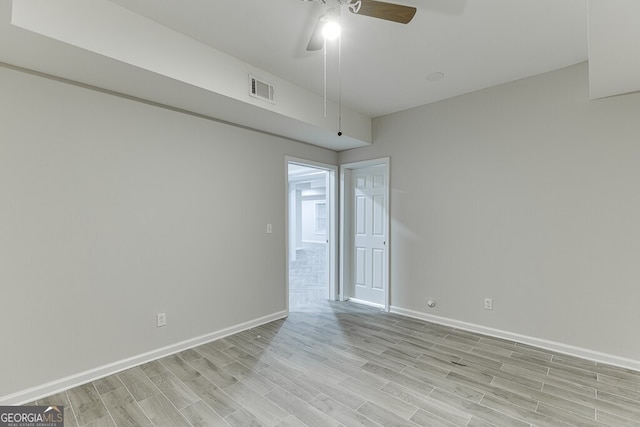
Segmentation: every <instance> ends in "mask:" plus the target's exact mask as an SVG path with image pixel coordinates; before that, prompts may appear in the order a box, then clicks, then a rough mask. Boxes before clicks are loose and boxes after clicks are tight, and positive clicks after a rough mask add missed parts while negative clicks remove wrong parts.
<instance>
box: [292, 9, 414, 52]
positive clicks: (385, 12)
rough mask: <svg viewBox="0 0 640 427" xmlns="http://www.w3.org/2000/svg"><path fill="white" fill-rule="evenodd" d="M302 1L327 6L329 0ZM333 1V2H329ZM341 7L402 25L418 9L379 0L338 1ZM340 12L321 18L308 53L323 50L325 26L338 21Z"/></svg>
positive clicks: (330, 12) (324, 15) (335, 11)
mask: <svg viewBox="0 0 640 427" xmlns="http://www.w3.org/2000/svg"><path fill="white" fill-rule="evenodd" d="M302 1H306V2H309V1H315V2H317V3H321V4H327V0H302ZM329 1H331V0H329ZM335 2H337V3H338V5H339V6H346V7H347V8H348V9H349V12H351V13H354V14H356V15H363V16H370V17H372V18H378V19H384V20H385V21H392V22H397V23H400V24H408V23H409V22H410V21H411V20H412V19H413V16H414V15H415V14H416V11H417V9H416V8H415V7H411V6H403V5H400V4H394V3H387V2H383V1H378V0H336V1H335ZM338 13H339V12H338V11H337V10H336V9H335V8H330V9H329V10H327V12H326V13H324V14H323V15H322V16H320V18H318V22H317V23H316V26H315V28H314V30H313V33H312V34H311V38H310V40H309V44H308V45H307V50H308V51H316V50H320V49H322V47H323V46H324V35H323V29H324V26H325V25H326V24H327V23H328V22H330V21H334V20H336V18H337V16H338Z"/></svg>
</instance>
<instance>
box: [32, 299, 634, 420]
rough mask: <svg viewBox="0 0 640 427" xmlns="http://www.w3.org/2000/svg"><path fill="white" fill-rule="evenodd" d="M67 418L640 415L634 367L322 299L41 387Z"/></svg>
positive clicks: (603, 417)
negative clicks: (157, 355) (105, 372)
mask: <svg viewBox="0 0 640 427" xmlns="http://www.w3.org/2000/svg"><path fill="white" fill-rule="evenodd" d="M37 404H40V405H45V404H62V405H64V406H65V408H66V409H65V414H66V417H67V423H66V425H67V427H71V426H96V427H97V426H114V425H116V426H218V425H220V426H226V425H231V426H254V425H255V426H261V425H265V426H301V425H309V426H325V425H327V426H338V425H343V426H354V425H366V426H380V425H382V426H409V425H410V426H415V425H423V426H469V427H476V426H489V425H496V426H530V425H531V426H533V425H535V426H565V425H576V426H603V425H607V426H640V373H638V372H634V371H630V370H626V369H621V368H616V367H611V366H607V365H602V364H599V363H594V362H590V361H586V360H581V359H577V358H573V357H568V356H564V355H561V354H556V353H553V352H549V351H544V350H540V349H536V348H532V347H529V346H525V345H519V344H515V343H513V342H508V341H503V340H499V339H495V338H490V337H485V336H482V335H477V334H473V333H469V332H465V331H460V330H456V329H452V328H448V327H444V326H439V325H434V324H430V323H426V322H422V321H417V320H412V319H409V318H405V317H402V316H398V315H395V314H389V313H383V312H380V311H379V310H375V309H371V308H368V307H363V306H359V305H356V304H350V303H333V302H331V303H328V302H325V303H322V304H316V305H314V306H312V307H307V308H306V309H305V310H302V311H300V312H294V313H291V314H290V316H289V317H288V318H287V319H285V320H279V321H275V322H271V323H269V324H266V325H263V326H261V327H258V328H255V329H251V330H248V331H245V332H242V333H239V334H236V335H233V336H230V337H227V338H224V339H221V340H218V341H215V342H211V343H208V344H205V345H202V346H200V347H197V348H194V349H190V350H187V351H184V352H182V353H179V354H175V355H172V356H168V357H165V358H163V359H160V360H157V361H154V362H150V363H147V364H144V365H141V366H138V367H135V368H132V369H129V370H127V371H124V372H120V373H118V374H116V375H112V376H110V377H107V378H104V379H101V380H98V381H94V382H93V383H89V384H85V385H83V386H80V387H76V388H74V389H71V390H68V391H66V392H62V393H59V394H57V395H54V396H50V397H48V398H46V399H41V400H39V401H38V402H37Z"/></svg>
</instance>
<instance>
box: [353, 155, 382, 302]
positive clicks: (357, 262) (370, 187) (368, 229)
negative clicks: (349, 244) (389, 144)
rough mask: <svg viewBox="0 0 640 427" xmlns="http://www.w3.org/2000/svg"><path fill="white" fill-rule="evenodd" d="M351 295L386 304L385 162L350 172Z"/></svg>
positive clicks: (358, 298) (365, 300)
mask: <svg viewBox="0 0 640 427" xmlns="http://www.w3.org/2000/svg"><path fill="white" fill-rule="evenodd" d="M351 182H352V188H353V191H352V199H351V201H352V203H353V204H352V206H353V209H352V230H353V252H352V264H351V265H352V266H353V269H352V276H353V280H352V285H351V292H350V296H351V298H352V299H355V300H359V301H362V302H367V303H371V304H375V305H382V306H384V304H385V293H386V288H387V283H386V282H387V279H386V277H387V272H386V259H387V256H386V250H387V237H386V234H387V227H386V223H387V218H386V205H387V200H386V197H387V177H386V168H385V167H384V166H375V167H368V168H364V169H354V170H353V173H352V180H351Z"/></svg>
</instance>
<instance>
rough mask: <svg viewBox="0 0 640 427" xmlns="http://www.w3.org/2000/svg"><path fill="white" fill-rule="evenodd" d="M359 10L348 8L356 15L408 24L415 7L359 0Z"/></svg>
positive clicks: (374, 0) (372, 0)
mask: <svg viewBox="0 0 640 427" xmlns="http://www.w3.org/2000/svg"><path fill="white" fill-rule="evenodd" d="M360 2H361V5H360V8H359V10H355V9H351V8H350V9H349V10H351V12H352V13H355V14H357V15H365V16H371V17H373V18H379V19H384V20H386V21H393V22H398V23H400V24H408V23H409V22H411V20H412V19H413V16H414V15H415V14H416V11H417V9H416V8H415V7H411V6H403V5H400V4H393V3H386V2H383V1H377V0H360Z"/></svg>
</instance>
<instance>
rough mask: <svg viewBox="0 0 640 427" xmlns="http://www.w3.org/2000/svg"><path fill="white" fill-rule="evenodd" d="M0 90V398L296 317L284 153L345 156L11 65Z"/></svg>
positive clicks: (2, 72)
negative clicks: (290, 308)
mask: <svg viewBox="0 0 640 427" xmlns="http://www.w3.org/2000/svg"><path fill="white" fill-rule="evenodd" d="M0 94H1V96H0V120H1V124H2V128H1V130H0V132H1V133H0V200H1V202H0V203H1V206H2V208H1V209H0V284H1V286H2V288H1V289H2V295H1V298H0V300H1V301H2V307H1V308H0V336H1V337H2V351H0V370H1V371H0V378H1V380H0V396H3V395H7V394H10V393H14V392H17V391H19V390H22V389H25V388H27V387H32V386H37V385H40V384H43V383H46V382H48V381H51V380H55V379H58V378H62V377H66V376H68V375H72V374H76V373H79V372H83V371H85V370H89V369H92V368H96V367H99V366H102V365H105V364H107V363H110V362H115V361H119V360H122V359H125V358H128V357H132V356H136V355H139V354H141V353H144V352H148V351H152V350H155V349H159V348H162V347H165V346H168V345H171V344H175V343H178V342H180V341H183V340H187V339H190V338H193V337H197V336H200V335H203V334H208V333H211V332H215V331H218V330H221V329H223V328H226V327H230V326H234V325H237V324H239V323H243V322H246V321H250V320H253V319H256V318H259V317H261V316H265V315H269V314H272V313H276V312H278V311H281V310H284V309H285V298H286V297H285V254H284V253H285V250H284V248H285V240H284V236H285V230H284V227H285V182H286V172H285V161H284V158H285V156H286V155H291V156H296V157H300V158H306V159H310V160H315V161H319V162H325V163H330V164H336V161H337V155H336V153H335V152H332V151H329V150H323V149H319V148H314V147H311V146H309V145H305V144H299V143H295V142H291V141H288V140H284V139H280V138H276V137H271V136H266V135H263V134H260V133H256V132H252V131H249V130H243V129H238V128H235V127H231V126H228V125H224V124H220V123H216V122H212V121H208V120H204V119H200V118H196V117H192V116H189V115H185V114H181V113H177V112H173V111H169V110H165V109H162V108H157V107H153V106H149V105H146V104H142V103H138V102H134V101H130V100H126V99H123V98H119V97H115V96H112V95H107V94H103V93H99V92H95V91H92V90H88V89H84V88H80V87H76V86H72V85H68V84H65V83H61V82H57V81H53V80H48V79H45V78H41V77H37V76H34V75H31V74H26V73H22V72H19V71H16V70H13V69H9V68H4V67H0ZM247 189H249V190H250V191H251V197H247V196H246V195H247ZM267 223H273V225H274V233H273V234H266V233H265V229H266V224H267ZM247 264H250V265H251V267H250V268H247ZM157 312H166V313H167V326H166V327H164V328H156V327H155V314H156V313H157Z"/></svg>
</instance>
